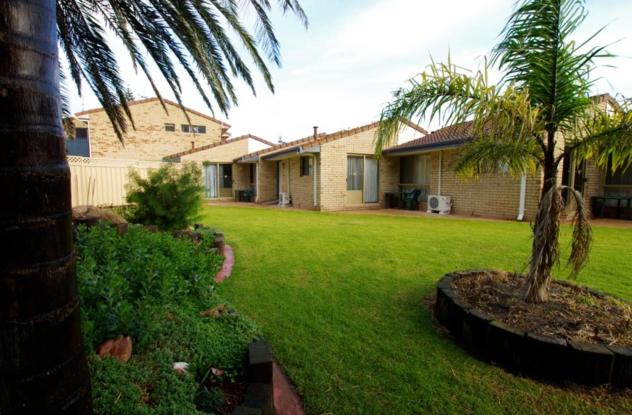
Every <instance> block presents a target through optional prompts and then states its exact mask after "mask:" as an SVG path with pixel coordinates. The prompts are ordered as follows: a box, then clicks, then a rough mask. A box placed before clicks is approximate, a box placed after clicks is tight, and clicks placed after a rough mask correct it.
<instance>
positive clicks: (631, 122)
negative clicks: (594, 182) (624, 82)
mask: <svg viewBox="0 0 632 415" xmlns="http://www.w3.org/2000/svg"><path fill="white" fill-rule="evenodd" d="M566 152H569V153H572V154H573V156H574V157H575V159H577V160H585V159H591V160H593V161H594V162H595V163H596V164H597V166H599V167H601V168H604V169H606V168H611V169H612V171H615V170H618V169H627V168H629V167H630V166H632V108H630V105H629V104H627V103H626V102H624V103H623V104H622V105H621V107H620V108H617V109H615V110H614V111H613V112H612V113H609V112H607V111H605V110H604V109H603V108H600V107H598V106H594V107H593V109H592V111H591V112H590V114H589V115H587V116H586V117H584V118H582V119H580V120H578V122H577V123H576V125H575V127H574V130H573V134H572V135H569V139H568V140H567V142H566Z"/></svg>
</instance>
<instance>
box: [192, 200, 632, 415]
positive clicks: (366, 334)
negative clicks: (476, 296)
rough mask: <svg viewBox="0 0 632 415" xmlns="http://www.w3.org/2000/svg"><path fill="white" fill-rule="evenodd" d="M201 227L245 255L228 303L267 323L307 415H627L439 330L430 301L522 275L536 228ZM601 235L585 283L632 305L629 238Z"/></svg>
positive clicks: (376, 222) (628, 402)
mask: <svg viewBox="0 0 632 415" xmlns="http://www.w3.org/2000/svg"><path fill="white" fill-rule="evenodd" d="M204 221H205V222H206V223H208V224H210V225H212V226H215V227H217V228H219V229H221V230H223V231H224V232H225V234H226V237H227V240H228V242H229V243H230V244H232V246H233V247H234V248H235V252H236V266H235V269H234V272H233V275H232V277H231V278H230V279H229V280H228V281H226V282H225V283H224V284H223V285H222V286H221V287H220V288H219V290H220V293H221V294H222V295H223V296H224V297H226V298H228V299H229V300H230V301H231V302H232V303H233V304H234V305H235V306H236V307H238V308H239V310H241V311H242V312H244V313H245V314H246V315H249V316H250V317H251V318H253V319H254V320H255V321H256V322H257V323H258V324H259V326H260V327H261V329H262V330H263V332H264V334H265V336H266V337H267V339H268V340H269V341H270V342H271V343H272V346H273V348H274V351H275V353H276V355H277V357H278V358H279V360H280V361H281V363H282V364H283V365H284V366H285V368H286V370H287V372H288V373H289V375H290V376H291V378H292V379H293V380H294V382H295V383H296V385H297V387H298V389H299V391H300V393H301V394H302V395H303V398H304V400H305V406H306V409H307V412H308V413H310V414H321V413H331V414H414V413H419V414H425V413H446V414H450V413H458V414H462V413H493V414H498V413H511V414H516V413H524V414H527V413H542V414H553V413H569V414H570V413H573V414H575V413H613V414H614V413H617V414H621V413H630V412H632V392H631V391H627V392H618V393H616V394H608V393H603V391H599V390H597V391H595V390H592V391H591V390H582V389H579V390H578V389H573V390H571V389H562V388H559V387H553V386H547V385H544V384H542V383H538V382H534V381H531V380H528V379H524V378H521V377H516V376H513V375H511V374H508V373H507V372H505V371H503V370H502V369H499V368H495V367H492V366H490V365H488V364H485V363H483V362H480V361H478V360H476V359H474V358H472V357H470V356H469V355H468V354H467V353H466V352H464V351H463V350H461V349H460V348H459V347H458V346H456V345H455V344H453V343H452V342H451V341H450V340H449V339H448V338H446V337H445V336H443V335H441V334H440V333H439V332H438V331H437V330H436V329H435V327H434V326H433V323H432V318H431V312H430V311H429V310H428V309H427V308H426V307H425V306H424V304H423V300H424V298H425V297H427V296H428V295H430V294H432V293H433V292H434V286H435V282H436V281H437V280H438V279H439V278H440V277H441V276H442V275H443V274H444V273H446V272H449V271H453V270H461V269H467V268H481V267H486V268H503V269H507V270H519V271H520V270H523V269H524V267H525V264H526V260H527V256H528V252H529V247H530V228H529V225H528V224H522V223H516V222H509V221H476V220H454V219H450V218H439V217H437V218H426V217H404V216H378V215H361V214H344V213H338V214H329V213H320V212H304V211H292V210H287V211H285V210H278V209H262V208H235V207H219V206H214V207H208V208H205V210H204ZM563 233H564V244H565V245H566V244H567V242H568V235H569V229H568V228H565V229H564V230H563ZM594 235H595V236H594V248H593V251H592V255H591V259H590V263H589V265H588V267H587V268H586V269H585V270H584V272H583V273H582V274H581V275H580V279H579V281H580V283H583V284H588V285H590V286H593V287H595V288H598V289H600V290H603V291H606V292H609V293H613V294H617V295H619V296H621V297H624V298H627V299H632V276H631V275H630V272H629V270H630V252H631V250H632V229H614V228H596V229H595V230H594ZM560 274H561V275H565V274H564V273H560Z"/></svg>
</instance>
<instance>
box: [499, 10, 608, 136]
mask: <svg viewBox="0 0 632 415" xmlns="http://www.w3.org/2000/svg"><path fill="white" fill-rule="evenodd" d="M585 17H586V9H585V7H584V0H522V1H520V2H519V3H518V5H517V7H516V10H515V11H514V13H513V14H512V16H511V18H510V19H509V20H508V22H507V24H506V26H505V28H504V30H503V32H502V34H501V36H502V40H501V41H500V43H499V44H498V45H497V46H496V47H495V49H494V52H493V54H492V62H493V63H497V64H498V65H499V67H500V69H501V70H502V71H503V72H504V80H505V82H507V83H511V84H514V85H516V86H517V87H525V88H528V89H529V95H530V97H531V100H532V103H533V105H534V106H537V107H539V108H540V110H541V111H542V118H543V119H544V120H546V124H547V126H546V127H547V130H548V131H557V130H559V129H564V128H565V127H566V125H567V123H569V122H570V123H572V121H573V119H574V118H576V117H580V116H582V115H583V114H584V113H585V112H586V110H587V109H588V108H589V107H590V106H591V101H590V99H589V98H588V96H589V93H590V87H591V86H592V84H593V82H594V80H590V78H589V74H590V71H591V69H592V68H593V67H594V66H595V60H596V59H597V58H601V57H607V56H611V55H610V54H609V53H608V52H606V48H605V47H603V46H598V47H592V48H587V43H589V42H590V41H591V40H592V39H593V38H594V36H595V35H596V34H595V35H593V36H591V37H590V38H589V39H588V40H587V41H586V42H582V43H579V44H578V43H576V42H575V41H574V40H573V39H572V36H573V34H574V32H575V31H576V29H577V28H578V27H579V26H580V25H581V24H582V22H583V21H584V19H585ZM552 144H553V143H552Z"/></svg>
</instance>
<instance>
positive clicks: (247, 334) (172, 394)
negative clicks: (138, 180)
mask: <svg viewBox="0 0 632 415" xmlns="http://www.w3.org/2000/svg"><path fill="white" fill-rule="evenodd" d="M202 235H203V239H202V243H200V244H199V245H195V244H193V243H192V242H191V241H189V240H188V239H177V238H173V237H172V236H170V235H168V234H164V233H151V232H148V231H146V230H145V229H143V228H142V227H140V226H131V227H130V228H129V230H128V232H127V233H125V234H124V235H117V233H116V231H115V229H114V228H112V227H110V226H108V225H105V224H101V225H97V226H95V227H93V228H90V229H86V228H85V227H79V229H78V231H77V243H76V247H77V256H78V262H77V275H78V280H79V293H80V297H81V301H82V305H81V306H82V309H81V311H82V321H83V328H84V339H85V346H86V348H87V349H88V354H89V364H90V371H91V374H92V389H93V401H94V406H95V412H96V413H97V414H120V413H125V414H128V413H129V414H173V413H178V414H202V413H214V412H215V411H216V410H217V409H218V407H219V406H221V404H223V400H221V399H219V397H221V396H222V395H221V391H220V390H219V389H217V390H215V389H212V388H211V389H210V390H209V389H205V388H204V387H200V385H199V383H200V382H201V380H202V379H203V378H204V377H205V376H207V374H208V371H209V368H210V367H216V368H221V369H222V370H224V371H225V372H226V375H225V377H226V378H228V379H234V378H235V377H237V376H239V375H240V374H241V373H242V372H243V369H244V365H245V362H246V353H247V345H248V343H250V342H251V341H253V340H255V339H258V338H259V337H260V336H259V332H258V330H257V329H256V327H255V326H254V325H253V323H251V322H250V321H249V320H246V319H244V318H243V317H241V316H240V315H239V314H238V313H236V312H235V311H234V310H232V309H231V308H230V306H229V310H231V311H230V312H229V313H227V314H226V315H224V316H222V317H220V318H217V319H214V318H210V317H202V316H201V315H200V312H201V311H204V310H207V309H209V308H211V307H214V306H217V305H219V304H226V302H225V301H223V300H222V299H221V298H220V297H218V296H217V294H215V292H214V281H213V278H214V276H215V274H216V273H217V271H218V270H219V268H220V267H221V263H222V258H221V257H220V256H219V255H218V254H217V253H216V252H215V251H214V250H212V232H207V233H203V234H202ZM118 335H129V336H131V337H132V341H133V349H134V350H133V356H132V359H131V360H130V361H129V362H127V363H125V364H124V363H121V362H119V361H117V360H114V359H100V358H98V357H97V356H96V355H95V350H96V349H97V347H98V345H99V344H101V343H102V342H103V341H105V340H107V339H110V338H114V337H116V336H118ZM179 361H182V362H187V363H189V365H190V366H189V370H188V373H187V374H186V375H184V376H181V375H178V374H176V373H175V371H174V370H173V368H172V366H173V363H174V362H179ZM207 386H208V385H207ZM211 398H212V399H211ZM211 404H212V405H211ZM213 405H215V409H212V410H211V409H210V406H213Z"/></svg>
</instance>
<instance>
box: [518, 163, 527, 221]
mask: <svg viewBox="0 0 632 415" xmlns="http://www.w3.org/2000/svg"><path fill="white" fill-rule="evenodd" d="M526 202H527V175H526V174H523V175H522V176H520V202H519V204H518V218H517V220H519V221H523V220H524V211H525V204H526Z"/></svg>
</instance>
